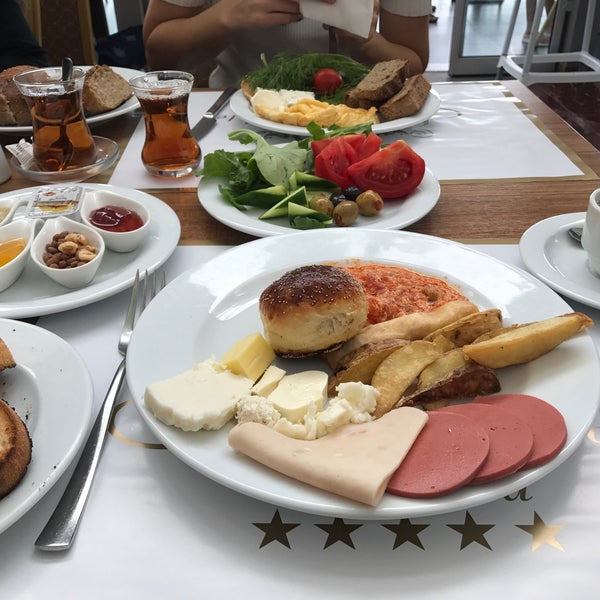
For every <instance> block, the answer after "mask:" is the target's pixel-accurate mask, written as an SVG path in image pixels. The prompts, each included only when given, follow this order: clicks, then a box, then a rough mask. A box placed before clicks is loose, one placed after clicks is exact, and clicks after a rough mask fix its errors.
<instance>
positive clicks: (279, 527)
mask: <svg viewBox="0 0 600 600" xmlns="http://www.w3.org/2000/svg"><path fill="white" fill-rule="evenodd" d="M252 525H254V526H255V527H258V528H259V529H260V530H261V531H262V532H263V533H264V534H265V535H264V537H263V539H262V542H261V543H260V548H262V547H263V546H266V545H267V544H270V543H271V542H279V543H280V544H283V545H284V546H286V547H287V548H290V542H289V541H288V537H287V534H288V532H290V531H291V530H292V529H296V527H298V525H300V523H284V522H283V521H282V520H281V516H280V515H279V511H278V510H276V511H275V514H274V515H273V518H272V519H271V522H270V523H252Z"/></svg>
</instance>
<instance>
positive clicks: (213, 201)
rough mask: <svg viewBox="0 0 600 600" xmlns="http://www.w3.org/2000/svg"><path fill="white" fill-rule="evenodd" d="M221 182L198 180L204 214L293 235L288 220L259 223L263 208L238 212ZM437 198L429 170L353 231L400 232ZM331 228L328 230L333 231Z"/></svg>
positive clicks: (258, 231) (235, 225) (252, 230)
mask: <svg viewBox="0 0 600 600" xmlns="http://www.w3.org/2000/svg"><path fill="white" fill-rule="evenodd" d="M220 183H221V184H222V183H223V182H222V181H220V180H217V179H214V178H209V179H201V180H200V184H199V186H198V199H199V200H200V204H202V206H203V207H204V208H205V209H206V212H207V213H209V214H210V215H211V216H213V217H214V218H215V219H217V221H220V222H221V223H223V224H224V225H227V226H228V227H231V228H232V229H237V230H238V231H243V232H244V233H249V234H251V235H256V236H259V237H264V236H268V235H277V234H282V233H291V232H293V231H295V230H294V229H293V228H292V227H291V226H290V225H289V222H288V219H287V217H278V218H276V219H267V220H264V221H263V220H261V219H259V218H258V217H259V216H260V215H261V214H262V213H264V212H265V210H266V209H264V208H262V209H261V208H254V207H252V206H248V207H247V210H239V209H237V208H236V207H235V206H233V205H232V204H230V203H229V202H227V200H225V198H223V197H222V196H221V193H220V192H219V184H220ZM439 198H440V184H439V183H438V180H437V179H436V178H435V177H434V176H433V174H432V173H431V171H430V170H429V169H426V170H425V176H424V177H423V181H421V183H420V185H419V187H418V188H417V189H416V190H415V191H414V192H412V193H411V194H409V195H408V196H406V198H400V199H397V200H385V201H384V207H383V210H382V211H381V212H380V213H379V214H378V215H376V216H373V217H363V216H361V215H359V216H358V219H357V220H356V221H355V223H354V225H352V228H356V227H360V228H361V229H403V228H404V227H408V226H409V225H412V224H413V223H415V222H416V221H418V220H419V219H421V218H422V217H424V216H425V215H426V214H427V213H428V212H429V211H430V210H431V209H432V208H433V207H434V206H435V205H436V204H437V202H438V200H439ZM334 227H335V225H331V227H330V228H334Z"/></svg>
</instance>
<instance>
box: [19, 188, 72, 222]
mask: <svg viewBox="0 0 600 600" xmlns="http://www.w3.org/2000/svg"><path fill="white" fill-rule="evenodd" d="M82 192H83V188H82V187H79V186H77V185H71V186H65V187H59V186H47V187H42V188H39V189H38V190H36V192H35V194H34V195H33V197H32V198H31V200H29V202H28V203H27V208H26V209H25V210H26V215H27V216H28V217H32V218H45V217H56V216H57V215H63V216H67V215H71V214H74V213H76V212H77V211H78V210H79V203H80V199H81V194H82Z"/></svg>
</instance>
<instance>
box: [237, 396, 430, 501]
mask: <svg viewBox="0 0 600 600" xmlns="http://www.w3.org/2000/svg"><path fill="white" fill-rule="evenodd" d="M427 418H428V417H427V414H426V413H425V412H424V411H422V410H420V409H417V408H412V407H401V408H397V409H395V410H392V411H390V412H389V413H387V414H385V415H384V416H383V417H381V418H380V419H377V420H375V421H370V422H368V423H361V424H349V425H345V426H343V427H340V428H339V429H337V430H336V431H334V432H333V433H330V434H329V435H326V436H324V437H322V438H319V439H316V440H310V441H305V440H297V439H294V438H290V437H287V436H285V435H283V434H281V433H279V432H277V431H274V430H273V429H271V428H270V427H268V426H266V425H263V424H261V423H243V424H241V425H236V426H235V427H234V428H233V429H232V430H231V432H230V434H229V445H230V446H231V447H232V448H233V449H234V450H236V451H237V452H240V453H241V454H245V455H246V456H249V457H250V458H252V459H254V460H255V461H257V462H259V463H261V464H263V465H265V466H267V467H269V468H271V469H273V470H275V471H278V472H279V473H282V474H284V475H287V476H288V477H292V478H294V479H297V480H298V481H302V482H304V483H308V484H309V485H312V486H315V487H317V488H320V489H322V490H325V491H328V492H332V493H334V494H338V495H340V496H344V497H345V498H350V499H351V500H356V501H358V502H362V503H363V504H368V505H370V506H377V504H378V503H379V501H380V500H381V498H382V496H383V494H384V492H385V489H386V486H387V483H388V481H389V479H390V477H391V476H392V474H393V473H394V471H395V470H396V469H397V468H398V466H399V465H400V463H402V461H403V460H404V457H405V456H406V454H407V453H408V451H409V450H410V448H411V446H412V445H413V443H414V441H415V440H416V439H417V436H418V435H419V433H420V432H421V430H422V429H423V427H424V426H425V423H426V422H427Z"/></svg>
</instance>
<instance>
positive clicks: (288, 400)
mask: <svg viewBox="0 0 600 600" xmlns="http://www.w3.org/2000/svg"><path fill="white" fill-rule="evenodd" d="M327 379H328V376H327V373H324V372H323V371H302V372H301V373H293V374H291V375H286V376H285V377H283V378H282V379H281V381H280V382H279V384H278V385H277V387H276V388H275V390H274V391H273V392H272V393H271V394H269V396H268V398H269V400H270V401H271V402H272V403H273V406H275V408H276V409H277V410H278V411H279V412H280V413H281V416H282V417H284V418H286V419H288V420H289V421H291V422H292V423H298V422H299V421H301V420H302V419H303V418H304V415H306V412H307V410H308V407H309V405H311V404H314V407H315V409H316V411H320V410H321V409H322V408H323V404H324V403H325V400H326V399H327Z"/></svg>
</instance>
